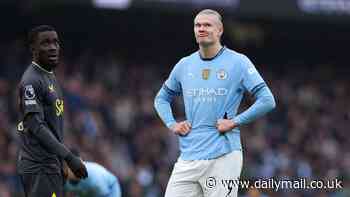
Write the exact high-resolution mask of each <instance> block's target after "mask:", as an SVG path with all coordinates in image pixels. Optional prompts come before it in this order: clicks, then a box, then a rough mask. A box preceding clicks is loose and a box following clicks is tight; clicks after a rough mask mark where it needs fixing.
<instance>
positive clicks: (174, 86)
mask: <svg viewBox="0 0 350 197" xmlns="http://www.w3.org/2000/svg"><path fill="white" fill-rule="evenodd" d="M182 62H183V61H182V60H180V61H179V62H178V63H177V64H176V65H175V66H174V68H173V70H172V71H171V72H170V75H169V77H168V79H167V80H166V81H165V86H166V87H167V88H169V89H170V90H172V91H174V92H175V93H177V94H179V93H181V79H180V77H181V67H182Z"/></svg>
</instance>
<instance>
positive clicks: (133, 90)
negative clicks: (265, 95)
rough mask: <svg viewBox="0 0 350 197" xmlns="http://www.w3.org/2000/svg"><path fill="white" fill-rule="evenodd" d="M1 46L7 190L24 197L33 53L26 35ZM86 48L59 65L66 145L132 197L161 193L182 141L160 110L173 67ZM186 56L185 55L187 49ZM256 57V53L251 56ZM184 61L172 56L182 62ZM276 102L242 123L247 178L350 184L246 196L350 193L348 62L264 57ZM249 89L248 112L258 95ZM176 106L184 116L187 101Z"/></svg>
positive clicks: (0, 126)
mask: <svg viewBox="0 0 350 197" xmlns="http://www.w3.org/2000/svg"><path fill="white" fill-rule="evenodd" d="M0 51H1V52H2V54H3V56H2V57H0V64H1V65H0V152H1V154H0V157H1V159H0V197H10V196H21V195H20V193H21V187H20V183H19V180H18V177H17V176H16V167H15V166H16V154H17V148H18V146H17V134H16V123H17V122H18V120H17V117H18V116H17V115H18V114H17V106H16V97H15V95H16V85H17V83H18V81H19V79H20V76H21V74H22V72H23V71H24V69H25V68H26V67H27V66H28V64H29V63H30V56H29V54H28V52H27V50H26V48H25V47H24V45H23V43H21V41H15V42H13V43H11V44H10V45H8V46H1V47H0ZM95 52H96V51H93V50H85V51H82V52H81V53H80V54H79V56H76V57H74V58H71V57H67V56H66V57H64V58H63V59H62V61H61V64H60V66H59V67H58V68H57V70H56V76H57V77H58V79H59V81H60V83H61V84H62V88H63V90H64V95H65V144H66V145H67V146H68V147H74V148H78V149H79V150H80V151H81V152H82V157H83V159H84V160H89V161H96V162H97V163H100V164H102V165H103V166H105V167H106V168H107V169H109V170H110V171H112V172H113V173H114V174H115V175H117V177H118V178H119V181H120V183H121V186H122V193H123V196H125V197H161V196H163V195H164V191H165V188H166V184H167V181H168V178H169V176H170V173H171V170H172V166H173V164H174V162H175V161H176V159H177V156H178V144H177V139H176V136H175V135H174V134H172V133H171V132H170V131H169V130H167V128H166V127H165V126H164V125H163V124H162V122H161V121H160V119H159V118H158V116H157V115H156V113H155V111H154V109H153V99H154V96H155V94H156V93H157V91H158V89H159V88H160V87H161V85H162V84H161V83H162V81H163V80H165V78H166V77H167V75H168V73H169V72H170V69H171V68H172V66H173V65H156V64H152V63H147V61H145V62H143V63H140V62H136V61H134V60H125V59H123V58H120V57H119V56H118V54H115V53H113V52H109V53H106V54H105V55H102V56H101V55H95ZM183 55H185V54H183ZM247 55H248V56H249V57H251V56H252V55H253V54H247ZM175 63H176V62H174V64H175ZM256 67H257V68H258V70H259V71H260V73H261V74H262V75H263V77H264V79H265V80H266V82H267V83H268V85H269V86H270V88H271V90H272V92H273V94H274V95H275V97H276V101H277V108H276V109H275V110H274V111H273V112H272V113H270V114H269V115H268V116H265V117H263V118H261V119H259V120H257V121H255V122H254V123H251V124H249V125H247V126H243V127H242V128H241V136H242V137H241V138H242V143H243V148H244V150H243V151H244V165H243V171H242V177H241V178H242V179H246V180H256V179H268V178H272V177H273V178H275V179H276V180H282V179H284V180H285V179H291V180H294V179H298V178H300V177H305V178H307V179H308V180H316V179H320V180H334V179H338V180H341V181H342V186H343V187H344V188H343V189H328V190H325V189H322V190H321V189H319V190H297V189H295V190H293V189H288V190H280V191H274V190H269V189H259V190H256V189H241V191H240V196H244V197H279V196H285V197H314V196H317V197H348V196H350V134H349V133H348V130H347V127H348V125H349V120H350V105H349V102H348V101H349V100H350V91H349V84H350V80H349V78H348V74H349V69H348V68H346V67H345V66H343V65H309V64H302V63H291V64H287V63H286V64H284V65H269V64H257V65H256ZM253 101H254V100H253V98H251V97H250V96H249V95H247V96H246V100H245V101H244V103H243V104H242V106H241V109H240V110H241V111H242V110H244V109H245V108H247V106H249V104H251V103H252V102H253ZM174 107H175V109H176V110H175V113H176V114H177V117H178V118H179V119H184V113H183V106H182V101H181V98H179V99H177V100H176V101H175V102H174Z"/></svg>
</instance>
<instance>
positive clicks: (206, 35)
mask: <svg viewBox="0 0 350 197" xmlns="http://www.w3.org/2000/svg"><path fill="white" fill-rule="evenodd" d="M198 37H200V38H204V37H208V34H199V35H198Z"/></svg>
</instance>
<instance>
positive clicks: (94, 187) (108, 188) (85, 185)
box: [65, 162, 121, 197]
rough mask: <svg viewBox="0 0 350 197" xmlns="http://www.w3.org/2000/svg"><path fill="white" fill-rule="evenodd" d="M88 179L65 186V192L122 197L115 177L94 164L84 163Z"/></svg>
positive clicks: (99, 196) (103, 196)
mask: <svg viewBox="0 0 350 197" xmlns="http://www.w3.org/2000/svg"><path fill="white" fill-rule="evenodd" d="M84 164H85V166H86V169H87V171H88V175H89V176H88V178H86V179H82V180H80V181H79V183H78V184H71V183H70V182H69V181H67V183H66V184H65V190H66V191H70V192H74V193H84V192H93V193H94V194H95V195H96V196H98V197H112V196H113V197H121V188H120V185H119V182H118V179H117V177H116V176H115V175H113V174H112V173H111V172H109V171H108V170H107V169H106V168H104V167H103V166H101V165H99V164H97V163H94V162H84Z"/></svg>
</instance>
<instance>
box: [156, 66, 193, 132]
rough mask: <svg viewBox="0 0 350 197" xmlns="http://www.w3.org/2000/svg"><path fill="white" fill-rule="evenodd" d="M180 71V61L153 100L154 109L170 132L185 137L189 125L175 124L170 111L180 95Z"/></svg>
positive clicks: (186, 123) (189, 127)
mask: <svg viewBox="0 0 350 197" xmlns="http://www.w3.org/2000/svg"><path fill="white" fill-rule="evenodd" d="M180 69H181V61H180V62H179V63H178V64H176V66H175V67H174V69H173V70H172V71H171V73H170V75H169V77H168V79H167V80H166V81H165V83H164V84H163V86H162V88H161V89H160V90H159V91H158V94H157V95H156V97H155V99H154V108H155V109H156V111H157V113H158V115H159V117H160V118H161V119H162V121H163V122H164V124H165V125H166V126H167V127H168V128H169V129H170V130H172V131H173V132H174V133H176V134H180V135H186V134H187V133H188V132H189V130H190V129H191V126H190V124H189V123H188V122H187V121H183V122H179V123H177V122H176V120H175V118H174V115H173V112H172V109H171V103H172V101H173V100H174V97H175V96H179V95H181V83H180Z"/></svg>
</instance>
